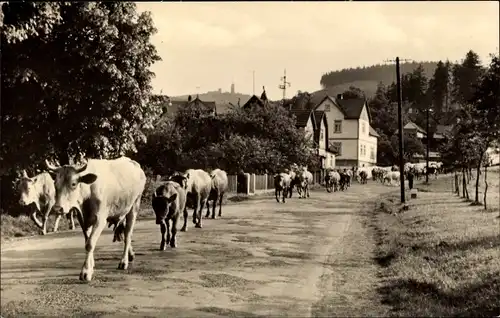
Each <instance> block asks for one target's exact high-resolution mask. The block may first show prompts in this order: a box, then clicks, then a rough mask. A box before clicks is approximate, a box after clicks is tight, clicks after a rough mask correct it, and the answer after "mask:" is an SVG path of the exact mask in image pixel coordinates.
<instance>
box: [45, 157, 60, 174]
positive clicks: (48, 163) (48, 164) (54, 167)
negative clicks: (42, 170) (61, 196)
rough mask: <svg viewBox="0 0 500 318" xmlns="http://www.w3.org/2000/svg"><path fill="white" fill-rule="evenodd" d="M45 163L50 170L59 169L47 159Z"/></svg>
mask: <svg viewBox="0 0 500 318" xmlns="http://www.w3.org/2000/svg"><path fill="white" fill-rule="evenodd" d="M45 165H46V166H47V169H49V170H50V171H55V170H57V167H56V166H54V165H53V164H51V163H50V162H49V161H48V160H47V159H45Z"/></svg>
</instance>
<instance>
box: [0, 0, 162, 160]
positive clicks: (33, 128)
mask: <svg viewBox="0 0 500 318" xmlns="http://www.w3.org/2000/svg"><path fill="white" fill-rule="evenodd" d="M2 10H3V13H4V17H3V25H2V32H3V34H5V36H3V37H2V62H3V63H2V66H1V67H2V106H3V107H2V111H3V114H2V126H3V127H2V128H3V129H4V131H8V132H16V133H9V134H6V135H4V136H3V137H4V138H2V150H1V160H2V167H4V169H12V168H16V167H17V166H28V165H29V164H30V163H31V162H32V160H35V161H43V159H45V158H46V157H47V156H48V155H51V154H52V155H54V156H55V157H57V158H58V159H59V161H60V162H61V164H65V163H68V162H69V161H70V159H71V158H77V157H78V156H79V155H80V156H81V155H83V154H85V155H87V156H89V157H94V158H95V157H110V156H116V155H119V154H124V153H126V152H128V151H134V150H135V145H136V143H137V142H141V141H144V138H145V136H144V135H143V133H142V131H141V129H142V128H143V127H148V126H150V125H151V123H152V120H154V118H155V116H156V115H157V114H158V113H159V111H160V109H158V108H157V107H155V105H154V103H148V100H149V97H150V96H151V84H150V83H151V79H152V77H153V76H154V74H153V73H152V72H151V71H150V70H149V68H150V66H151V65H152V64H153V63H154V62H155V61H158V60H160V58H159V56H158V55H157V54H156V50H155V48H154V46H153V45H152V44H151V43H150V39H151V36H152V35H153V34H154V33H155V32H156V29H155V28H154V26H153V22H152V19H151V15H150V13H148V12H145V13H142V14H138V13H137V12H136V5H135V4H134V3H131V2H120V3H116V2H98V3H95V2H78V3H76V2H74V3H70V2H57V3H27V2H19V3H18V2H8V3H3V5H2ZM35 54H36V58H33V57H34V55H35ZM14 149H15V151H14Z"/></svg>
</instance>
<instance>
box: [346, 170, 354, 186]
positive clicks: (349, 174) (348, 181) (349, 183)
mask: <svg viewBox="0 0 500 318" xmlns="http://www.w3.org/2000/svg"><path fill="white" fill-rule="evenodd" d="M345 170H346V169H344V171H345ZM346 173H347V176H348V177H349V179H347V187H350V186H351V181H352V176H353V171H352V170H351V169H348V170H347V172H346Z"/></svg>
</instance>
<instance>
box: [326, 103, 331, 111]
mask: <svg viewBox="0 0 500 318" xmlns="http://www.w3.org/2000/svg"><path fill="white" fill-rule="evenodd" d="M330 107H331V106H330V104H328V103H326V104H325V112H329V111H330Z"/></svg>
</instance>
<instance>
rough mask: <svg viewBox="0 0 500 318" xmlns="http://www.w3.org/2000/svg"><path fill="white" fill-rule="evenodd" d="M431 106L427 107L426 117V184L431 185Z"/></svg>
mask: <svg viewBox="0 0 500 318" xmlns="http://www.w3.org/2000/svg"><path fill="white" fill-rule="evenodd" d="M429 108H430V106H429V105H427V111H426V113H427V114H426V115H427V127H426V128H427V129H426V133H427V153H426V156H425V184H429V152H430V149H431V136H430V134H429V133H430V131H429V130H430V128H429V127H430V125H429V112H430V110H429Z"/></svg>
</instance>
